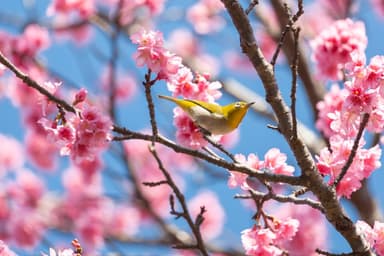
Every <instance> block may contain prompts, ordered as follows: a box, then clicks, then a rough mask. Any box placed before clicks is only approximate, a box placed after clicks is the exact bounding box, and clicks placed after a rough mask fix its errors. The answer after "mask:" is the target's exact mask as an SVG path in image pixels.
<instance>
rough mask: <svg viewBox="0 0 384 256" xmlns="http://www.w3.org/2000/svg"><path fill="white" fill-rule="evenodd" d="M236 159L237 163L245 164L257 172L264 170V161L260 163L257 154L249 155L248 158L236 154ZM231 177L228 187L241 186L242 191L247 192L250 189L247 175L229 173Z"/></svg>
mask: <svg viewBox="0 0 384 256" xmlns="http://www.w3.org/2000/svg"><path fill="white" fill-rule="evenodd" d="M235 159H236V161H237V162H239V163H241V164H245V165H247V166H249V167H251V168H254V169H255V170H260V169H261V168H262V161H260V160H259V158H258V157H257V156H256V155H255V154H249V155H248V157H247V158H246V157H245V156H244V155H242V154H236V155H235ZM229 175H230V177H229V179H228V186H229V187H230V188H235V187H237V186H240V188H241V189H243V190H246V191H247V190H249V189H250V185H249V184H248V181H249V180H247V179H248V175H247V174H245V173H241V172H235V171H229Z"/></svg>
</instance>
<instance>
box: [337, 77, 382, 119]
mask: <svg viewBox="0 0 384 256" xmlns="http://www.w3.org/2000/svg"><path fill="white" fill-rule="evenodd" d="M344 86H345V88H346V89H347V90H348V96H347V98H346V99H345V102H344V104H343V108H344V109H346V110H347V111H350V112H355V113H361V112H363V113H371V112H372V110H373V109H374V108H376V106H377V102H378V94H377V90H374V89H372V88H369V87H367V83H366V81H365V79H353V80H351V81H347V82H345V83H344Z"/></svg>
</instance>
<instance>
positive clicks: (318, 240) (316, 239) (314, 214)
mask: <svg viewBox="0 0 384 256" xmlns="http://www.w3.org/2000/svg"><path fill="white" fill-rule="evenodd" d="M275 216H276V217H277V218H279V219H286V218H293V219H296V220H297V221H298V222H299V223H300V225H299V227H298V230H297V232H296V234H295V235H294V236H292V239H291V240H289V241H285V242H283V248H284V249H286V250H287V251H288V252H289V255H292V256H316V255H318V254H317V253H316V249H318V248H325V247H326V244H327V223H326V220H325V218H324V216H323V215H322V214H321V213H320V212H319V211H318V210H316V209H313V208H311V207H309V206H306V205H305V206H304V205H303V206H301V205H296V204H290V203H289V204H283V205H282V206H281V207H279V208H278V209H276V214H275Z"/></svg>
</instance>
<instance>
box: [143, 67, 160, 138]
mask: <svg viewBox="0 0 384 256" xmlns="http://www.w3.org/2000/svg"><path fill="white" fill-rule="evenodd" d="M155 81H156V80H151V70H150V69H148V72H147V74H145V81H144V82H143V85H144V88H145V98H146V99H147V105H148V110H149V118H150V122H151V127H152V134H153V140H152V145H154V143H155V140H156V138H157V135H158V130H157V123H156V119H155V105H154V104H153V99H152V95H151V87H152V85H154V83H155Z"/></svg>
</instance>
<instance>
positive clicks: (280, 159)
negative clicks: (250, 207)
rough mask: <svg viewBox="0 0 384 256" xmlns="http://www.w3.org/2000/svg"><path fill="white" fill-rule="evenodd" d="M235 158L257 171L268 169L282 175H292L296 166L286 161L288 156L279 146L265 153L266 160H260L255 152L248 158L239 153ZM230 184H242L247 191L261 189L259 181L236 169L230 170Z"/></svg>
mask: <svg viewBox="0 0 384 256" xmlns="http://www.w3.org/2000/svg"><path fill="white" fill-rule="evenodd" d="M235 158H236V160H237V161H238V162H239V163H242V164H245V165H246V166H248V167H250V168H253V169H255V170H257V171H267V172H271V173H276V174H282V175H292V174H293V171H294V168H293V167H292V166H290V165H287V163H286V160H287V156H286V155H285V154H283V153H281V152H280V150H279V149H277V148H272V149H270V150H268V152H267V153H266V154H265V155H264V161H262V160H260V159H259V158H258V157H257V156H256V155H255V154H249V155H248V158H246V157H245V156H243V155H241V154H238V155H235ZM228 186H229V187H230V188H234V187H236V186H240V188H241V189H243V190H245V191H248V190H249V189H250V188H251V189H255V190H258V189H259V184H258V182H256V181H255V180H253V179H250V178H249V177H248V175H246V174H243V173H239V172H235V171H230V177H229V180H228Z"/></svg>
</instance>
